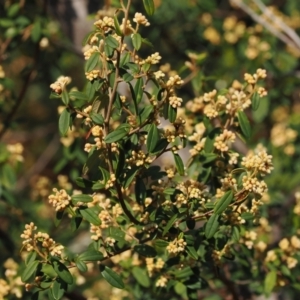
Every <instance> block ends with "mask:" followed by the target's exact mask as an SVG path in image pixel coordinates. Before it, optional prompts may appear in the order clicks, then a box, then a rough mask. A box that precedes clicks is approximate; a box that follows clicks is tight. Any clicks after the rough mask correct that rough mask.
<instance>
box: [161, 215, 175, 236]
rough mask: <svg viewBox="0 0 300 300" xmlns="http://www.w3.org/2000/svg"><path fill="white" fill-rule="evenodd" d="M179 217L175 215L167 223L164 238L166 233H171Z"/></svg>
mask: <svg viewBox="0 0 300 300" xmlns="http://www.w3.org/2000/svg"><path fill="white" fill-rule="evenodd" d="M177 217H178V215H177V214H175V215H174V216H173V217H172V218H171V219H170V220H169V221H168V223H167V225H166V226H165V228H164V231H163V234H162V235H163V236H164V235H166V233H167V232H168V231H169V229H170V228H171V227H172V226H173V224H174V223H175V222H176V220H177Z"/></svg>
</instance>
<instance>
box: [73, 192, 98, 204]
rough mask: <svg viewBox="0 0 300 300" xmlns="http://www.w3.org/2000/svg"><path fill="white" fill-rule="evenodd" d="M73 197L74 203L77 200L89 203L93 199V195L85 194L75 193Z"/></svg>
mask: <svg viewBox="0 0 300 300" xmlns="http://www.w3.org/2000/svg"><path fill="white" fill-rule="evenodd" d="M71 199H72V203H73V204H77V202H83V203H88V202H92V201H93V197H91V196H89V195H84V194H78V195H73V196H72V197H71Z"/></svg>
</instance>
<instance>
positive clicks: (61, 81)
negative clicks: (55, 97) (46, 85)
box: [50, 76, 71, 94]
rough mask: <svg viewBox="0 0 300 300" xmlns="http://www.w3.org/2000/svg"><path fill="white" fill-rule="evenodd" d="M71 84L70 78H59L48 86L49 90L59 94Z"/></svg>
mask: <svg viewBox="0 0 300 300" xmlns="http://www.w3.org/2000/svg"><path fill="white" fill-rule="evenodd" d="M70 82H71V78H70V77H67V76H60V77H58V78H57V80H56V81H55V82H54V83H52V84H51V85H50V88H51V89H52V90H53V91H54V92H55V93H57V94H61V93H62V91H63V90H64V88H65V86H66V85H68V84H69V83H70Z"/></svg>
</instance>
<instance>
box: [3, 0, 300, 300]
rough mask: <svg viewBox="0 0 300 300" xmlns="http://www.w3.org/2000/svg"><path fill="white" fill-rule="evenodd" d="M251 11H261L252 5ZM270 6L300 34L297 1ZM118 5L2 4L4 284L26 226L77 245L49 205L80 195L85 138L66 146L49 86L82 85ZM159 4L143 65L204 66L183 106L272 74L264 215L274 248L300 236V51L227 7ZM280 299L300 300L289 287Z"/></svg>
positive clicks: (262, 139) (162, 0)
mask: <svg viewBox="0 0 300 300" xmlns="http://www.w3.org/2000/svg"><path fill="white" fill-rule="evenodd" d="M79 2H80V5H84V7H85V10H82V8H80V7H81V6H80V5H79V7H78V3H79ZM110 2H111V3H110ZM244 2H245V3H246V4H247V5H248V7H251V8H252V9H253V10H254V11H257V9H256V7H255V5H254V2H255V1H244ZM264 3H265V5H267V6H268V7H269V8H270V9H271V11H272V13H273V14H274V15H276V16H278V17H279V18H280V19H281V20H283V21H284V22H285V23H286V24H287V25H288V26H289V27H290V28H291V29H293V30H295V32H299V29H300V28H299V27H300V2H299V1H298V0H289V1H282V0H273V1H272V0H269V1H264ZM114 4H116V5H117V4H118V1H117V0H113V1H105V3H104V2H103V1H96V0H95V1H84V0H82V1H81V0H73V1H72V0H56V1H52V0H51V1H46V0H45V1H40V0H20V1H14V0H1V1H0V138H1V144H0V253H1V255H0V270H1V275H0V278H1V277H4V274H5V266H4V265H3V264H4V262H5V261H6V260H7V259H8V258H10V257H12V258H13V259H14V260H15V261H16V262H20V260H21V259H20V248H21V241H20V238H19V236H20V234H21V232H22V230H23V227H24V224H25V223H28V222H31V221H33V222H34V223H36V224H37V225H38V226H39V228H40V229H41V230H44V231H46V232H48V233H49V234H50V235H51V236H53V238H54V239H55V240H57V241H58V242H61V243H63V244H70V243H71V242H72V241H70V240H69V237H68V232H65V233H64V234H62V231H60V230H59V229H57V228H56V227H55V226H54V224H53V221H52V218H53V215H54V212H53V209H52V208H50V207H49V205H48V203H47V197H48V195H49V194H50V193H51V189H52V188H53V187H54V186H60V187H62V188H63V187H65V186H66V185H71V186H73V187H74V188H76V184H75V179H76V178H77V177H78V176H79V175H80V173H81V169H82V164H83V163H84V161H85V157H86V154H85V153H84V152H83V145H84V143H85V137H84V136H80V137H75V136H73V135H72V132H70V133H69V134H68V137H65V138H61V137H59V135H58V128H57V121H58V105H59V103H58V102H57V101H56V99H49V95H50V89H49V85H50V84H51V83H52V82H54V81H55V80H56V79H57V77H58V76H60V75H65V76H70V77H71V78H72V83H71V85H72V86H74V87H77V88H78V89H80V88H82V87H83V86H84V84H85V78H84V72H83V68H84V58H83V55H82V52H81V48H82V47H81V44H80V42H79V40H81V39H82V38H83V36H84V35H85V34H87V33H88V31H89V30H90V29H91V28H92V23H93V20H94V19H95V16H97V15H103V14H105V13H106V10H107V11H109V10H111V9H113V7H114ZM155 4H156V7H157V11H156V13H155V14H154V16H152V17H149V18H148V19H149V21H150V23H151V26H150V27H145V28H143V30H142V32H141V34H142V36H143V37H146V38H147V39H148V40H149V41H150V42H151V43H152V44H153V48H151V47H143V48H142V49H141V56H142V57H143V56H145V57H146V56H147V55H149V54H151V53H153V52H159V53H160V55H161V56H162V57H163V59H162V62H163V63H164V64H166V65H165V68H166V69H171V70H177V71H179V72H181V75H182V77H185V76H188V73H189V71H188V69H187V67H185V62H186V61H187V60H188V54H189V53H194V54H195V59H197V60H198V62H199V65H200V67H199V70H197V75H196V76H195V77H194V78H193V80H191V81H190V82H189V84H187V85H185V86H184V87H183V88H182V89H181V91H180V93H181V97H182V98H183V99H184V101H186V102H187V101H188V100H190V99H192V98H193V97H194V96H195V95H196V96H197V95H201V94H203V93H204V92H208V91H211V90H212V89H214V88H217V89H222V88H226V87H229V86H230V85H231V83H232V82H233V81H234V80H236V79H237V80H242V78H243V74H244V73H246V72H247V73H251V74H252V73H255V71H256V69H257V68H264V69H266V70H267V73H268V77H267V86H266V88H267V90H268V96H267V97H266V98H265V99H264V100H262V101H261V104H260V107H259V109H258V110H257V111H255V112H254V113H252V114H251V115H249V117H250V119H251V122H252V125H253V135H252V138H251V141H250V143H249V144H247V147H249V148H251V146H254V145H256V144H257V143H262V144H264V145H265V146H266V147H267V148H268V149H269V153H270V154H272V155H273V157H274V167H275V169H274V171H273V173H272V175H271V176H269V177H268V178H267V183H268V187H269V198H268V199H265V201H266V204H267V205H266V208H265V211H263V212H262V215H264V216H266V217H267V218H268V219H269V223H270V225H271V226H272V227H273V231H274V232H275V233H274V243H276V242H278V240H280V239H281V238H282V237H283V236H290V235H292V234H296V233H297V232H298V233H299V225H300V210H299V209H298V211H297V210H296V209H294V207H295V206H296V207H297V203H296V199H295V197H294V194H295V192H297V191H298V190H299V185H300V184H299V183H300V159H299V156H300V137H299V134H298V132H299V130H300V85H299V81H300V71H299V67H300V66H299V57H300V50H299V48H297V47H296V46H295V47H293V46H291V45H287V44H286V43H285V42H283V41H281V40H280V39H279V38H278V37H276V36H275V35H274V34H272V33H271V32H270V31H269V30H267V29H265V28H264V27H263V26H262V25H261V24H258V23H257V22H256V21H254V20H253V18H252V17H251V16H250V15H249V14H248V13H246V12H245V11H244V10H242V9H240V8H239V7H237V5H232V4H231V3H230V2H229V1H221V0H210V1H203V0H185V1H183V0H182V1H181V0H179V1H173V0H156V1H155ZM76 9H77V10H76ZM136 11H141V12H144V11H143V7H142V3H141V1H139V0H135V1H133V7H132V13H134V12H136ZM86 14H88V16H87V15H86ZM261 18H262V19H264V17H261ZM275 25H276V24H275ZM275 25H274V26H275ZM275 27H276V26H275ZM168 64H169V65H168ZM237 147H238V146H237ZM240 150H241V151H242V152H244V153H245V152H246V151H247V149H246V148H245V147H243V148H240ZM299 205H300V204H298V206H299ZM61 226H63V225H61ZM82 232H84V229H82ZM78 234H79V233H78ZM80 242H82V240H80ZM73 243H75V244H76V243H78V242H76V241H75V242H73ZM298 268H299V267H298ZM298 272H299V276H300V271H298ZM282 293H283V295H287V294H290V296H291V297H294V296H295V295H296V294H297V292H296V290H295V288H291V287H286V289H284V290H283V292H282ZM285 293H287V294H285ZM23 297H24V296H23ZM120 297H121V296H120ZM120 297H119V298H118V297H117V296H116V298H113V296H112V297H111V299H122V298H120ZM0 298H1V297H0ZM9 299H10V298H9ZM12 299H13V297H12ZM24 299H25V297H24ZM70 299H71V298H70ZM73 299H75V298H73ZM99 299H100V298H99ZM101 299H102V298H101ZM106 299H107V298H106ZM207 299H208V298H207ZM214 299H215V298H214ZM216 299H217V298H216ZM284 299H285V298H284ZM294 299H295V298H294Z"/></svg>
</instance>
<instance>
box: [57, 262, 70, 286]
mask: <svg viewBox="0 0 300 300" xmlns="http://www.w3.org/2000/svg"><path fill="white" fill-rule="evenodd" d="M52 266H53V269H54V270H55V272H56V274H57V275H58V276H59V278H60V279H61V280H63V281H64V282H65V283H68V284H72V283H73V276H72V275H71V273H70V271H69V269H68V268H67V267H66V266H65V265H64V264H63V263H61V262H60V261H59V260H57V259H53V260H52Z"/></svg>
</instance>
